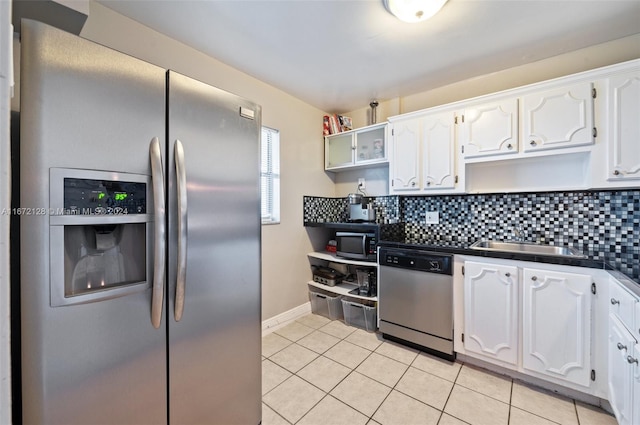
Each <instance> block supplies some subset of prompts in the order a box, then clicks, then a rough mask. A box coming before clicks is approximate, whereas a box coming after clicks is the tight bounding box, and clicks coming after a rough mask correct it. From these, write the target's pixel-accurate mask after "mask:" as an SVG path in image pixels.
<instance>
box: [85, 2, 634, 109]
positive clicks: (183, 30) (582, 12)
mask: <svg viewBox="0 0 640 425" xmlns="http://www.w3.org/2000/svg"><path fill="white" fill-rule="evenodd" d="M98 1H99V3H101V4H103V5H104V6H106V7H109V8H111V9H113V10H115V11H117V12H118V13H120V14H122V15H125V16H128V17H130V18H132V19H134V20H136V21H138V22H140V23H142V24H144V25H146V26H148V27H150V28H153V29H155V30H156V31H158V32H161V33H163V34H165V35H167V36H169V37H171V38H174V39H176V40H179V41H181V42H183V43H185V44H188V45H190V46H192V47H194V48H196V49H198V50H200V51H202V52H204V53H206V54H208V55H209V56H212V57H214V58H216V59H218V60H220V61H222V62H224V63H226V64H228V65H230V66H232V67H234V68H236V69H238V70H241V71H243V72H245V73H247V74H249V75H252V76H254V77H255V78H258V79H260V80H262V81H264V82H266V83H269V84H271V85H273V86H275V87H278V88H280V89H282V90H284V91H286V92H288V93H289V94H291V95H293V96H295V97H297V98H299V99H302V100H304V101H306V102H307V103H309V104H311V105H314V106H316V107H318V108H320V109H321V110H323V111H327V112H338V113H340V112H347V111H351V110H355V109H359V108H364V107H368V105H369V102H370V101H371V100H373V99H379V100H384V99H390V98H394V97H398V96H403V95H407V94H410V93H415V92H421V91H425V90H429V89H431V88H435V87H438V86H442V85H445V84H449V83H452V82H456V81H460V80H463V79H467V78H471V77H474V76H478V75H482V74H487V73H490V72H494V71H498V70H502V69H506V68H510V67H513V66H517V65H520V64H524V63H529V62H533V61H536V60H540V59H544V58H548V57H551V56H555V55H558V54H561V53H564V52H569V51H573V50H577V49H580V48H583V47H586V46H590V45H594V44H599V43H603V42H606V41H610V40H614V39H618V38H621V37H625V36H628V35H631V34H637V33H640V0H627V1H614V0H604V1H596V0H571V1H560V0H554V1H544V0H507V1H496V0H466V1H465V0H449V1H448V3H447V4H445V6H444V8H443V9H442V10H441V11H440V13H439V14H437V15H436V16H435V17H433V18H431V19H430V20H428V21H426V22H422V23H418V24H407V23H403V22H401V21H399V20H397V19H396V18H395V17H393V16H392V15H390V14H389V13H388V12H387V11H386V9H385V8H384V6H383V2H382V0H254V1H247V0H209V1H204V0H197V1H191V0H98Z"/></svg>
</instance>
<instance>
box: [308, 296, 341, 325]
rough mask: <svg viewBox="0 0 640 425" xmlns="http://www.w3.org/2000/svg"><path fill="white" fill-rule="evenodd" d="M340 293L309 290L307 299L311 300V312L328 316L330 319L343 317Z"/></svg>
mask: <svg viewBox="0 0 640 425" xmlns="http://www.w3.org/2000/svg"><path fill="white" fill-rule="evenodd" d="M341 299H342V295H336V296H331V295H327V294H321V293H320V292H314V291H309V301H311V312H312V313H314V314H320V315H322V316H324V317H328V318H329V319H331V320H339V319H342V318H343V315H342V310H343V309H342V305H341V304H340V300H341Z"/></svg>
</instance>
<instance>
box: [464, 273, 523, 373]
mask: <svg viewBox="0 0 640 425" xmlns="http://www.w3.org/2000/svg"><path fill="white" fill-rule="evenodd" d="M464 267H465V280H464V296H465V303H464V316H465V321H464V325H465V326H464V335H465V338H464V348H465V350H466V351H468V352H473V353H477V354H479V355H480V356H483V357H488V358H490V359H493V360H497V361H499V362H505V363H508V364H511V365H516V364H517V362H518V268H517V267H512V266H504V265H498V264H487V263H476V262H472V261H467V262H465V264H464Z"/></svg>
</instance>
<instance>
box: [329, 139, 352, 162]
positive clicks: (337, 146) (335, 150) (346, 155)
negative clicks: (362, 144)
mask: <svg viewBox="0 0 640 425" xmlns="http://www.w3.org/2000/svg"><path fill="white" fill-rule="evenodd" d="M324 154H325V158H326V163H325V168H327V169H328V168H333V167H340V166H345V165H351V164H353V135H352V134H342V135H338V136H332V137H328V138H327V141H326V143H325V153H324Z"/></svg>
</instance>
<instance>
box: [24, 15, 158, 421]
mask: <svg viewBox="0 0 640 425" xmlns="http://www.w3.org/2000/svg"><path fill="white" fill-rule="evenodd" d="M21 37H22V48H21V59H22V64H21V75H22V78H21V141H20V196H21V205H23V206H27V205H28V206H30V207H38V208H42V209H43V210H46V209H47V208H49V207H50V206H51V205H50V203H49V202H50V200H49V191H50V182H49V178H50V177H49V170H50V169H51V168H56V167H58V168H65V169H84V170H103V171H105V172H116V173H134V174H139V175H146V176H149V175H150V174H151V172H150V165H149V141H150V140H151V139H152V138H153V137H158V138H159V139H160V141H161V146H163V149H164V147H165V146H166V143H165V139H164V134H165V125H164V124H165V80H166V77H165V75H166V72H165V70H163V69H161V68H158V67H155V66H153V65H150V64H148V63H145V62H142V61H140V60H137V59H134V58H131V57H129V56H126V55H123V54H121V53H118V52H115V51H113V50H110V49H107V48H105V47H103V46H99V45H97V44H94V43H91V42H89V41H87V40H84V39H81V38H79V37H76V36H73V35H71V34H68V33H65V32H63V31H60V30H56V29H54V28H52V27H48V26H46V25H44V24H40V23H36V22H33V21H23V25H22V35H21ZM163 154H164V152H163ZM47 211H48V210H47ZM51 218H52V217H49V215H48V214H43V215H35V214H34V215H28V216H27V215H24V216H22V217H21V247H20V257H21V258H20V261H21V268H20V270H21V276H20V285H21V316H22V317H21V327H22V367H23V369H22V383H23V392H22V402H23V415H24V417H23V422H24V423H28V424H36V423H41V424H89V423H91V424H98V423H109V424H115V423H119V424H142V423H156V424H158V423H166V422H167V407H166V406H167V403H166V387H167V374H166V332H165V330H164V329H163V328H164V325H165V323H166V322H165V321H166V319H163V320H162V323H161V325H160V326H161V329H154V327H153V325H152V323H151V316H150V313H151V290H150V288H149V287H147V288H146V289H144V290H142V291H138V292H135V293H132V294H128V295H124V296H120V297H116V298H112V299H106V300H100V301H95V302H87V303H78V304H73V305H66V306H59V307H58V306H52V305H51V302H50V282H51V277H50V257H51V255H52V254H56V255H57V254H58V253H60V252H61V250H62V251H64V250H65V246H51V240H50V237H49V235H50V219H51ZM80 218H82V217H80ZM90 227H91V226H87V228H88V230H90ZM144 231H145V232H146V234H147V243H146V253H147V254H146V255H144V252H143V253H142V257H143V258H145V257H146V262H147V264H141V265H140V267H141V268H142V270H146V272H145V275H146V279H147V281H148V283H149V285H148V286H150V279H151V277H152V272H151V270H152V269H151V267H150V265H151V263H150V260H151V257H152V256H151V255H150V254H149V253H151V252H153V250H152V249H151V246H152V238H150V237H149V235H150V234H152V233H153V222H150V223H149V227H147V228H146V230H144ZM110 243H111V242H110ZM143 249H144V243H143ZM108 290H109V289H105V291H108ZM165 317H166V316H165Z"/></svg>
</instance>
